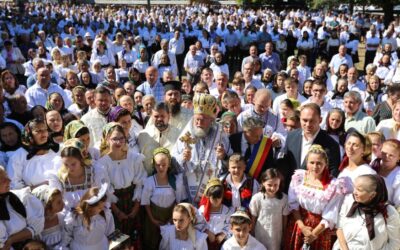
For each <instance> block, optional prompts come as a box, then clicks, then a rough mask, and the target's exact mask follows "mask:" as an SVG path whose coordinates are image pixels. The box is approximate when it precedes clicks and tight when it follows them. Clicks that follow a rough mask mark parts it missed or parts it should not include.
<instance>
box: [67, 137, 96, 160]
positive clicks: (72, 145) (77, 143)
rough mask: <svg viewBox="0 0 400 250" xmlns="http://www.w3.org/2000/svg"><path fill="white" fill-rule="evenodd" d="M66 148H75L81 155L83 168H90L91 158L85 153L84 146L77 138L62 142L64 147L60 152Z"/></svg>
mask: <svg viewBox="0 0 400 250" xmlns="http://www.w3.org/2000/svg"><path fill="white" fill-rule="evenodd" d="M66 148H76V149H78V150H79V152H80V153H81V156H82V159H83V163H84V164H85V166H91V165H92V157H91V156H90V154H89V153H88V152H87V150H86V147H85V144H84V143H83V142H82V141H81V140H79V139H77V138H72V139H69V140H67V141H65V142H64V145H63V147H62V150H64V149H66Z"/></svg>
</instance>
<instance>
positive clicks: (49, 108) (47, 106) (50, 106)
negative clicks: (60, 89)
mask: <svg viewBox="0 0 400 250" xmlns="http://www.w3.org/2000/svg"><path fill="white" fill-rule="evenodd" d="M54 95H58V96H59V97H61V100H62V103H63V104H62V107H61V110H60V112H63V111H64V110H65V101H64V98H63V97H62V95H60V93H57V92H54V93H51V94H50V95H49V97H48V98H47V101H46V105H45V108H46V109H47V110H48V111H50V110H54V107H53V105H51V103H50V99H51V97H52V96H54Z"/></svg>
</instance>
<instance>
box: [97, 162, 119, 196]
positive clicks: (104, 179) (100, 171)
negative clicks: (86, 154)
mask: <svg viewBox="0 0 400 250" xmlns="http://www.w3.org/2000/svg"><path fill="white" fill-rule="evenodd" d="M92 168H93V170H94V184H95V185H96V186H97V187H100V186H101V184H103V183H108V184H111V182H110V178H109V176H108V174H107V172H106V170H105V168H104V167H103V166H101V165H100V162H97V163H95V164H93V165H92ZM107 201H108V202H111V203H116V202H117V201H118V198H117V197H116V196H115V195H114V187H113V185H108V190H107Z"/></svg>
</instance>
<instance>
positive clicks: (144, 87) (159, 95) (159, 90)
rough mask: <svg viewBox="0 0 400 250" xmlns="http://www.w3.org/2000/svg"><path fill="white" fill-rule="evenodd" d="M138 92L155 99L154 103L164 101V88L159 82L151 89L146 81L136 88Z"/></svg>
mask: <svg viewBox="0 0 400 250" xmlns="http://www.w3.org/2000/svg"><path fill="white" fill-rule="evenodd" d="M137 90H138V91H140V92H142V93H144V94H145V95H152V96H154V98H155V99H156V102H157V103H159V102H162V101H164V86H163V85H162V83H161V82H160V81H157V82H156V84H154V86H153V87H151V86H150V83H148V82H147V81H146V82H144V83H142V84H141V85H140V86H139V87H138V88H137Z"/></svg>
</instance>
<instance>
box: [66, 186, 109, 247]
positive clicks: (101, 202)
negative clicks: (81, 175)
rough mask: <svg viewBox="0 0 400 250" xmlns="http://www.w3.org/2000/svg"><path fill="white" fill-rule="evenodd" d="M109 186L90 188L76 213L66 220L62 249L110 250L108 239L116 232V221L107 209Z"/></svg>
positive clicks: (69, 214)
mask: <svg viewBox="0 0 400 250" xmlns="http://www.w3.org/2000/svg"><path fill="white" fill-rule="evenodd" d="M107 189H108V184H107V183H104V184H102V185H101V188H97V187H94V188H90V189H89V190H88V191H87V192H86V193H85V194H84V195H83V197H82V199H81V201H80V202H79V205H78V206H77V207H76V211H71V212H69V213H68V214H67V216H66V218H65V226H64V234H63V240H62V247H63V248H66V249H71V250H81V249H85V250H102V249H103V250H108V245H109V243H108V239H107V237H108V236H110V235H111V233H112V232H114V229H115V228H114V219H113V217H112V214H111V211H110V209H108V208H107V207H105V203H106V200H107V195H106V192H107Z"/></svg>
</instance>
